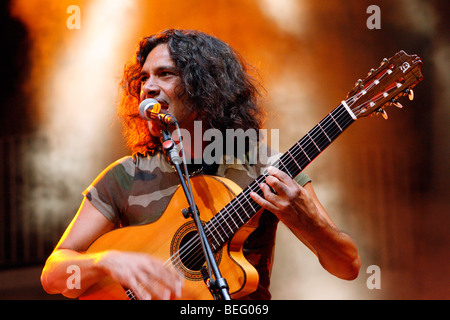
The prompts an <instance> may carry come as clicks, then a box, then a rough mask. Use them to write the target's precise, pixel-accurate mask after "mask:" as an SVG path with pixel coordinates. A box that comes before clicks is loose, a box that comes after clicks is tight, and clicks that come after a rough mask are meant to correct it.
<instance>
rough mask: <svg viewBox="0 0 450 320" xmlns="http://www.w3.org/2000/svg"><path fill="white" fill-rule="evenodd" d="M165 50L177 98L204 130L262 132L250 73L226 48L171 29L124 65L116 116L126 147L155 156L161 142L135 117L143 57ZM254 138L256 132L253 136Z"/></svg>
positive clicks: (143, 43) (146, 40)
mask: <svg viewBox="0 0 450 320" xmlns="http://www.w3.org/2000/svg"><path fill="white" fill-rule="evenodd" d="M162 43H165V44H167V45H168V48H169V53H170V55H171V58H172V60H173V61H174V63H175V66H176V68H177V71H178V72H179V74H180V76H181V86H182V88H181V90H180V97H183V99H185V101H189V103H188V104H187V106H186V107H187V108H191V109H195V110H189V112H194V111H195V112H196V114H197V115H198V116H197V118H198V120H202V121H203V123H202V125H203V128H205V129H209V128H215V129H218V130H220V131H221V132H223V133H225V130H226V129H239V128H241V129H243V130H244V131H245V130H248V129H254V130H258V129H260V128H261V126H262V122H263V112H262V110H260V108H259V107H258V103H257V102H258V101H257V100H258V97H259V96H260V92H259V90H258V88H259V84H258V82H257V81H256V80H255V79H254V78H253V77H252V76H251V75H250V74H249V69H250V68H251V67H250V66H249V65H247V64H246V63H245V62H244V60H243V59H242V57H240V55H239V54H238V53H237V52H236V51H235V50H234V49H233V48H231V47H230V46H229V45H228V44H226V43H225V42H223V41H221V40H219V39H217V38H215V37H213V36H211V35H208V34H205V33H203V32H200V31H195V30H176V29H169V30H165V31H163V32H161V33H159V34H155V35H152V36H149V37H144V38H143V39H142V40H141V41H140V42H139V44H138V47H137V51H136V53H135V55H134V56H133V57H132V59H131V60H130V61H129V62H128V63H127V64H126V65H125V70H124V74H123V78H122V81H121V88H122V93H121V97H120V101H119V108H118V116H119V117H120V118H121V120H122V123H123V127H124V137H125V139H126V142H127V145H128V147H129V148H130V149H131V151H132V152H133V153H134V154H135V153H141V154H144V155H146V154H148V153H152V152H153V151H155V150H156V149H157V148H158V147H159V145H160V142H159V138H158V137H153V136H151V134H150V131H149V129H148V124H147V121H146V120H144V119H142V118H141V117H140V116H139V110H138V109H139V102H140V101H139V95H140V90H141V81H140V73H141V70H142V66H143V65H144V62H145V59H146V58H147V55H148V54H149V53H150V52H151V51H152V50H153V48H155V47H156V46H157V45H159V44H162ZM257 132H258V131H257Z"/></svg>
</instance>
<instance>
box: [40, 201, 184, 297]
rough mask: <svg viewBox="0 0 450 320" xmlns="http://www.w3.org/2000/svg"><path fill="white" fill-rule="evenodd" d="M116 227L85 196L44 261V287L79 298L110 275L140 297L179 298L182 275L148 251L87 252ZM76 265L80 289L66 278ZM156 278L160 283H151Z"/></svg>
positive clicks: (42, 277)
mask: <svg viewBox="0 0 450 320" xmlns="http://www.w3.org/2000/svg"><path fill="white" fill-rule="evenodd" d="M113 228H114V224H113V223H112V222H111V221H109V220H108V219H107V218H106V217H105V216H104V215H103V214H101V213H100V211H98V210H97V209H96V208H95V207H94V206H93V205H92V204H91V203H90V202H89V201H88V200H86V199H84V200H83V203H82V204H81V206H80V209H79V210H78V212H77V214H76V216H75V218H74V219H73V220H72V222H71V223H70V225H69V227H68V228H67V230H66V231H65V232H64V235H63V236H62V238H61V240H60V241H59V243H58V244H57V246H56V248H55V250H54V251H53V252H52V254H51V255H50V257H49V258H48V259H47V261H46V263H45V266H44V269H43V271H42V275H41V283H42V286H43V288H44V290H45V291H46V292H48V293H50V294H55V293H61V294H63V295H64V296H66V297H69V298H76V297H79V296H80V295H81V294H83V293H84V292H85V291H86V290H87V289H88V288H89V287H90V286H92V285H93V284H95V283H96V282H98V281H99V280H101V279H102V278H103V277H104V276H106V275H109V276H111V277H112V278H113V279H114V280H116V281H117V282H119V283H120V284H121V285H122V286H124V287H126V288H130V289H132V290H133V291H134V293H135V294H136V295H137V296H138V297H139V298H140V299H151V298H152V297H153V298H158V299H169V298H176V297H180V295H181V288H182V283H183V280H182V279H181V277H180V276H179V275H178V274H176V273H175V272H173V271H171V270H169V269H167V268H166V267H164V266H163V265H162V262H161V261H159V260H158V259H156V258H154V257H152V256H150V255H148V254H145V253H131V252H120V251H115V250H107V251H103V252H98V253H92V254H91V253H89V254H88V253H85V251H86V250H87V248H88V247H89V246H90V244H91V243H92V242H93V241H94V240H95V239H97V238H98V237H99V236H101V235H102V234H104V233H106V232H108V231H111V230H112V229H113ZM73 265H75V266H77V267H78V268H79V274H80V288H79V289H77V288H69V287H68V286H67V279H68V277H69V276H70V275H71V274H70V273H67V270H68V267H70V266H73ZM155 281H157V282H158V283H159V284H160V285H158V286H155V285H152V284H154V283H155ZM71 287H72V286H71Z"/></svg>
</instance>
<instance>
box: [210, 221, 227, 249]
mask: <svg viewBox="0 0 450 320" xmlns="http://www.w3.org/2000/svg"><path fill="white" fill-rule="evenodd" d="M211 220H212V219H211ZM211 224H212V227H213V228H214V230H216V233H217V234H218V235H219V237H220V239H221V240H222V242H224V241H225V239H224V238H222V235H221V234H220V232H219V231H218V230H217V228H216V226H215V225H214V223H211ZM222 230H223V229H222ZM224 231H225V230H224ZM219 246H220V243H219Z"/></svg>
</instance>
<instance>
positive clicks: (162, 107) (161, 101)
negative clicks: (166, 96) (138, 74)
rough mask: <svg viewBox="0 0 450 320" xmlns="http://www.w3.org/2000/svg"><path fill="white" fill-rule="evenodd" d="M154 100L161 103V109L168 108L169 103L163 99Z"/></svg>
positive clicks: (165, 109)
mask: <svg viewBox="0 0 450 320" xmlns="http://www.w3.org/2000/svg"><path fill="white" fill-rule="evenodd" d="M156 101H158V103H159V104H160V105H161V110H163V111H167V110H169V104H168V103H167V102H166V101H165V100H158V99H156Z"/></svg>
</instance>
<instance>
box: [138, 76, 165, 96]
mask: <svg viewBox="0 0 450 320" xmlns="http://www.w3.org/2000/svg"><path fill="white" fill-rule="evenodd" d="M160 90H161V89H160V88H159V86H158V84H157V83H156V82H155V80H154V79H153V78H152V77H150V78H149V79H148V80H147V81H146V82H145V83H144V84H143V87H142V93H143V94H144V96H145V97H146V98H155V97H157V96H158V95H159V92H160Z"/></svg>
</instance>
